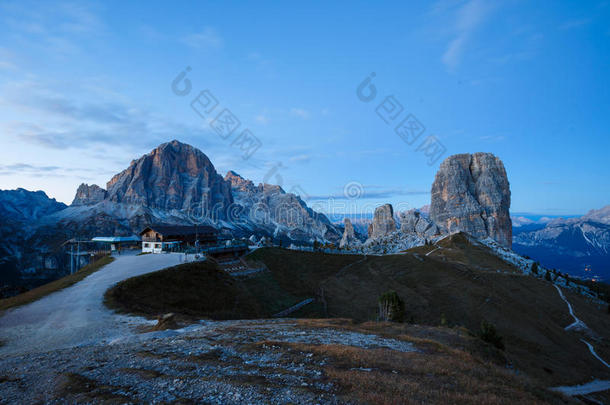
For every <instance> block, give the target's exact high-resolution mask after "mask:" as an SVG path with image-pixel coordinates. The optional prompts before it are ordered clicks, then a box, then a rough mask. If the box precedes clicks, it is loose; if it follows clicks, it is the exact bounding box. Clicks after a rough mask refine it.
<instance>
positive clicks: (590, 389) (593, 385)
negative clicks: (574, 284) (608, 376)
mask: <svg viewBox="0 0 610 405" xmlns="http://www.w3.org/2000/svg"><path fill="white" fill-rule="evenodd" d="M553 287H555V288H556V289H557V292H558V293H559V296H560V297H561V299H562V300H563V301H564V302H565V303H566V304H568V310H569V311H570V315H571V316H572V318H573V319H574V322H572V323H571V324H570V325H568V326H566V327H565V328H564V329H565V330H583V331H586V330H588V329H589V327H588V326H587V325H586V324H585V323H584V322H583V321H581V320H580V319H579V318H578V317H577V316H576V314H575V313H574V309H573V308H572V304H570V301H568V299H567V298H566V296H565V295H564V294H563V291H561V288H559V286H558V285H557V284H553ZM580 341H581V342H583V343H584V344H585V345H587V347H588V348H589V351H590V352H591V354H592V355H593V356H594V357H595V358H596V359H597V360H599V361H600V362H601V363H602V364H603V365H604V366H606V367H608V368H610V365H609V364H608V363H606V361H605V360H604V359H602V358H601V357H600V356H599V355H598V354H597V352H596V351H595V348H594V347H593V345H592V344H591V343H589V342H587V341H586V340H584V339H580ZM551 389H552V390H555V391H559V392H562V393H564V394H566V395H572V396H574V395H586V394H591V393H594V392H599V391H606V390H608V389H610V381H607V380H593V381H591V382H589V383H586V384H580V385H573V386H563V387H554V388H551Z"/></svg>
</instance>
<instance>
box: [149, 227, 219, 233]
mask: <svg viewBox="0 0 610 405" xmlns="http://www.w3.org/2000/svg"><path fill="white" fill-rule="evenodd" d="M149 230H152V231H155V232H156V233H160V234H161V235H195V234H197V233H200V234H205V233H213V234H216V233H217V232H218V231H217V230H216V228H214V227H213V226H207V225H199V226H188V225H187V226H185V225H150V226H147V227H146V228H144V229H143V230H142V232H140V235H143V234H144V233H146V232H147V231H149Z"/></svg>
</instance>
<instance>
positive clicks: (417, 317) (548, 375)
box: [108, 234, 610, 385]
mask: <svg viewBox="0 0 610 405" xmlns="http://www.w3.org/2000/svg"><path fill="white" fill-rule="evenodd" d="M428 253H429V254H428ZM426 254H428V255H427V256H426ZM248 259H249V260H251V261H252V262H256V263H259V264H260V263H264V264H265V266H266V268H267V269H268V270H267V271H263V272H261V273H258V274H255V275H252V276H250V277H248V278H243V279H240V280H235V281H234V283H235V284H234V285H233V287H231V288H232V289H233V290H232V291H236V293H235V295H234V296H233V297H234V299H233V307H232V308H233V309H235V311H236V312H234V313H233V315H238V316H239V315H241V316H243V317H252V316H263V317H267V316H271V315H272V314H274V313H276V312H279V311H280V310H282V309H286V308H288V307H290V306H292V305H294V304H296V303H298V302H300V301H303V300H305V299H307V298H315V301H314V302H313V303H311V304H309V305H306V306H305V307H303V308H302V309H300V310H298V311H297V312H295V313H293V314H291V315H290V316H295V317H333V318H351V319H354V320H355V321H357V322H364V321H369V320H376V318H377V308H378V298H379V296H380V295H381V294H383V293H384V292H387V291H389V290H394V291H396V292H397V293H398V295H399V296H400V297H401V298H402V300H403V301H404V302H405V307H406V320H407V321H408V322H410V323H417V324H422V325H432V326H438V325H440V324H441V323H442V324H444V325H447V326H448V327H460V326H463V327H465V328H467V329H468V330H470V331H472V333H473V334H476V333H478V331H479V329H480V325H481V322H482V321H484V320H485V321H487V322H489V323H491V324H493V325H495V326H496V328H497V330H498V333H499V334H500V335H501V336H502V337H503V341H504V344H505V347H506V349H505V351H504V353H505V356H506V366H507V367H508V368H514V369H517V370H524V371H525V372H526V373H527V374H529V375H530V376H532V377H535V378H537V379H539V380H541V381H543V382H544V383H545V384H548V385H561V384H575V383H580V382H586V381H588V380H589V379H590V378H591V376H595V377H596V378H600V379H604V378H605V379H609V378H610V372H609V370H608V368H606V367H604V366H603V365H602V364H601V363H600V362H599V361H598V360H597V359H595V358H594V357H593V356H592V355H591V354H590V353H589V350H588V348H587V346H585V344H583V343H582V342H581V341H580V339H581V338H582V337H585V335H584V334H583V332H574V331H565V330H564V328H565V327H566V326H567V325H569V324H571V323H572V321H573V320H572V318H571V316H570V314H569V312H568V308H567V305H566V303H565V302H564V301H563V300H562V299H561V297H560V296H559V294H558V292H557V290H556V289H555V287H554V286H553V285H552V284H551V283H549V282H546V281H543V280H539V279H535V278H533V277H530V276H525V275H523V274H522V273H521V272H519V271H518V270H517V269H515V268H514V267H512V266H511V265H509V264H507V263H505V262H503V261H502V260H500V259H499V258H498V257H496V256H495V255H493V254H492V253H490V252H489V251H487V248H485V247H481V246H474V245H472V244H470V242H469V241H468V239H467V238H466V237H465V236H463V235H461V234H458V235H453V236H452V237H449V238H446V239H444V240H443V241H441V242H440V243H439V245H438V246H427V247H419V248H415V249H412V250H411V251H408V252H406V253H405V254H401V255H389V256H357V255H331V254H323V253H311V252H296V251H290V250H283V249H276V248H264V249H259V250H257V251H255V252H253V253H252V254H250V255H249V256H248ZM187 266H200V271H201V272H206V271H216V270H211V269H210V267H209V265H206V264H199V265H184V266H177V267H175V268H173V269H170V270H164V271H161V272H157V273H152V274H149V275H146V276H143V277H139V278H136V279H131V280H127V281H126V282H124V283H121V284H119V286H118V287H116V288H115V289H113V290H110V291H109V293H108V294H109V295H112V294H114V292H113V291H117V290H120V291H122V292H121V295H122V296H123V297H125V296H130V297H131V298H130V299H129V300H127V301H125V302H124V305H123V307H122V308H123V309H125V310H131V311H138V312H145V313H148V314H149V315H152V316H154V315H157V314H159V313H160V312H162V311H161V309H163V310H164V311H165V310H171V311H172V312H181V310H180V306H179V305H174V304H173V305H168V306H159V305H160V304H159V302H160V301H165V302H174V301H175V302H181V305H182V304H183V303H185V302H186V301H184V300H182V298H180V297H177V296H176V297H172V296H168V294H169V293H170V292H171V291H175V293H176V294H178V292H179V291H183V290H182V289H179V288H174V286H173V283H175V281H174V279H173V278H171V277H167V276H168V275H169V274H170V273H169V272H170V271H171V272H174V273H175V274H180V277H179V278H178V279H179V280H181V281H180V283H181V284H180V285H181V286H182V287H183V288H186V293H185V295H187V296H190V294H191V291H195V292H196V294H200V296H201V297H202V300H203V301H205V302H209V300H208V299H207V298H205V294H206V292H210V291H218V289H219V288H220V289H221V290H222V288H225V287H224V286H225V285H227V283H228V279H227V280H225V279H223V278H222V277H221V278H218V277H214V278H212V277H207V278H206V277H202V276H196V277H195V275H194V274H196V272H194V271H193V270H192V269H191V267H187ZM161 277H162V278H161ZM219 283H220V284H219ZM155 286H156V287H155ZM162 290H163V291H162ZM142 291H146V293H143V292H142ZM564 294H565V295H566V297H567V299H568V300H569V301H570V302H571V303H572V305H573V306H574V309H575V311H576V315H577V316H579V317H580V318H581V319H582V320H583V321H584V322H585V323H586V324H587V325H588V326H589V327H590V328H591V330H592V332H591V333H590V335H591V336H589V337H587V339H590V340H592V341H593V342H594V344H595V348H596V350H597V353H598V354H599V355H600V356H601V357H602V358H609V357H610V344H609V342H608V338H607V337H608V336H610V316H609V315H608V314H607V312H606V311H607V309H606V307H602V306H601V305H598V304H596V303H594V302H592V301H590V300H588V299H585V298H584V297H582V296H580V295H577V294H575V293H573V292H571V291H566V290H564ZM138 300H154V301H155V305H151V306H148V307H147V306H146V305H143V304H142V302H141V301H139V302H138ZM251 300H252V301H251ZM196 302H197V300H193V301H192V302H191V304H189V305H188V306H186V307H183V308H182V312H184V313H187V314H189V315H195V316H202V317H203V316H209V315H210V312H209V310H202V309H201V307H200V305H201V304H199V303H197V304H195V303H196ZM228 304H229V303H225V307H227V305H228ZM198 306H199V307H198ZM118 307H121V305H118ZM146 308H148V309H146ZM227 308H228V307H227ZM168 312H169V311H168ZM213 317H216V318H217V317H218V316H217V314H216V315H214V316H213Z"/></svg>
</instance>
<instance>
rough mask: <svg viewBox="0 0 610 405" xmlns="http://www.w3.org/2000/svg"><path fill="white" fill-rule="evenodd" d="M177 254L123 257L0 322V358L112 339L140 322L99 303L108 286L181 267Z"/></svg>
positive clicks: (15, 311)
mask: <svg viewBox="0 0 610 405" xmlns="http://www.w3.org/2000/svg"><path fill="white" fill-rule="evenodd" d="M180 258H181V255H180V254H177V253H176V254H160V255H152V254H151V255H142V256H135V255H127V256H126V255H123V256H119V257H117V258H116V260H115V261H113V262H112V263H110V264H108V265H107V266H105V267H104V268H102V269H101V270H99V271H97V272H95V273H93V274H91V275H90V276H88V277H87V278H85V279H84V280H82V281H80V282H78V283H76V284H75V285H73V286H71V287H68V288H66V289H63V290H61V291H57V292H55V293H53V294H50V295H48V296H46V297H44V298H42V299H40V300H38V301H36V302H33V303H31V304H28V305H25V306H22V307H18V308H15V309H12V310H9V311H7V312H6V313H5V314H3V315H2V317H0V341H2V342H4V346H2V347H0V355H5V354H13V353H31V352H42V351H48V350H54V349H63V348H68V347H74V346H79V345H83V344H87V343H90V342H103V341H110V340H114V339H116V338H118V337H121V336H124V335H126V334H131V333H133V332H132V331H131V330H130V327H129V326H130V325H137V324H142V323H145V322H146V321H145V320H144V319H142V318H136V317H129V316H123V315H116V314H113V312H112V311H110V310H108V309H107V308H106V307H105V306H104V305H103V303H102V301H103V296H104V292H105V291H106V290H107V289H108V288H109V287H110V286H112V285H114V284H116V283H117V282H119V281H121V280H125V279H127V278H129V277H133V276H137V275H140V274H144V273H149V272H152V271H157V270H160V269H163V268H166V267H170V266H174V265H176V264H179V263H180Z"/></svg>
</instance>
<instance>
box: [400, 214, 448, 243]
mask: <svg viewBox="0 0 610 405" xmlns="http://www.w3.org/2000/svg"><path fill="white" fill-rule="evenodd" d="M398 216H399V219H400V232H401V233H404V234H409V233H414V234H417V235H419V236H422V237H424V238H431V237H433V236H437V235H439V234H440V233H441V232H440V229H439V228H438V226H437V225H436V224H434V223H433V222H432V221H430V220H429V219H428V218H426V217H424V216H423V215H421V213H420V212H419V211H416V210H409V211H405V212H401V213H400V214H398Z"/></svg>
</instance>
